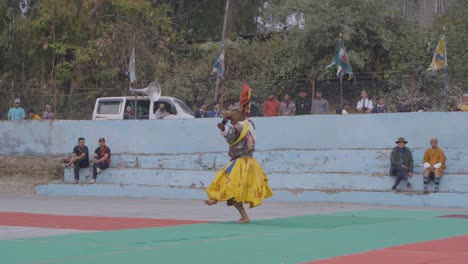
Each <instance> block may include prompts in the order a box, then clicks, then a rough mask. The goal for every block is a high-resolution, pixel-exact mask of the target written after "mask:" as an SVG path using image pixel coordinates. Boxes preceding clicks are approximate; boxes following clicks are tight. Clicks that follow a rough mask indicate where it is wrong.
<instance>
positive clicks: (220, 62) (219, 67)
mask: <svg viewBox="0 0 468 264" xmlns="http://www.w3.org/2000/svg"><path fill="white" fill-rule="evenodd" d="M211 73H212V74H213V73H217V74H218V76H220V77H221V78H223V77H224V47H223V48H222V49H221V52H220V54H219V57H218V59H217V60H216V62H215V63H214V65H213V71H212V72H211Z"/></svg>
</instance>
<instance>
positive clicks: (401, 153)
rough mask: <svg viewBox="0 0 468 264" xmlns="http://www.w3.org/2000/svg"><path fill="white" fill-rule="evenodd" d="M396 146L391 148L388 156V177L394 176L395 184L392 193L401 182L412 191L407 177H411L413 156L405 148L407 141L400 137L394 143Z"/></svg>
mask: <svg viewBox="0 0 468 264" xmlns="http://www.w3.org/2000/svg"><path fill="white" fill-rule="evenodd" d="M395 143H396V144H397V146H396V147H394V148H393V150H392V154H391V156H390V165H391V166H390V175H391V176H395V183H394V184H393V187H392V191H393V192H396V191H397V189H396V188H397V186H398V185H399V184H400V182H401V181H403V182H405V183H406V187H407V188H408V189H413V185H411V183H409V181H408V176H409V177H412V176H413V164H414V162H413V155H412V154H411V150H410V149H409V148H408V147H406V144H407V143H408V141H406V140H405V139H404V138H402V137H400V138H398V139H397V141H395Z"/></svg>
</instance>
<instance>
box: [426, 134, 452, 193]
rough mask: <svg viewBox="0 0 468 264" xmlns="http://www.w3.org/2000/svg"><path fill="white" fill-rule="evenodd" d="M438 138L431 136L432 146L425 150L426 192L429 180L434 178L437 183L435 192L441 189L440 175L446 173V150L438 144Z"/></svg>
mask: <svg viewBox="0 0 468 264" xmlns="http://www.w3.org/2000/svg"><path fill="white" fill-rule="evenodd" d="M438 143H439V141H438V140H437V138H435V137H434V138H431V147H430V148H428V149H427V150H426V152H424V157H423V165H424V192H425V193H427V192H428V185H429V182H430V181H431V180H432V181H433V182H434V184H435V189H434V191H435V192H438V191H439V184H440V177H442V175H444V170H445V168H447V166H446V165H445V160H446V158H445V154H444V151H443V150H442V149H441V148H439V146H438Z"/></svg>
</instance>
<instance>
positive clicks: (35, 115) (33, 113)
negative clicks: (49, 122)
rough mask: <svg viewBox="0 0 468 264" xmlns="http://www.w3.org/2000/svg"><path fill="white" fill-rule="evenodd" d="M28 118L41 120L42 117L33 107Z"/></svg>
mask: <svg viewBox="0 0 468 264" xmlns="http://www.w3.org/2000/svg"><path fill="white" fill-rule="evenodd" d="M28 119H29V120H41V117H40V116H39V115H38V114H36V111H34V110H33V109H29V111H28Z"/></svg>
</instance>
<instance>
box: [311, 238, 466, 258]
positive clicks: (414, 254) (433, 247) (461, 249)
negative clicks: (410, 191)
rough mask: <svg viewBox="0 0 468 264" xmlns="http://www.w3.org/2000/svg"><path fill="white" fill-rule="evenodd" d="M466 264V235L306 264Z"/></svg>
mask: <svg viewBox="0 0 468 264" xmlns="http://www.w3.org/2000/svg"><path fill="white" fill-rule="evenodd" d="M394 263H396V264H466V263H468V235H467V236H460V237H452V238H447V239H440V240H433V241H428V242H421V243H414V244H407V245H401V246H397V247H390V248H384V249H379V250H374V251H369V252H365V253H360V254H354V255H349V256H342V257H337V258H331V259H325V260H319V261H312V262H308V263H306V264H394Z"/></svg>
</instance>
